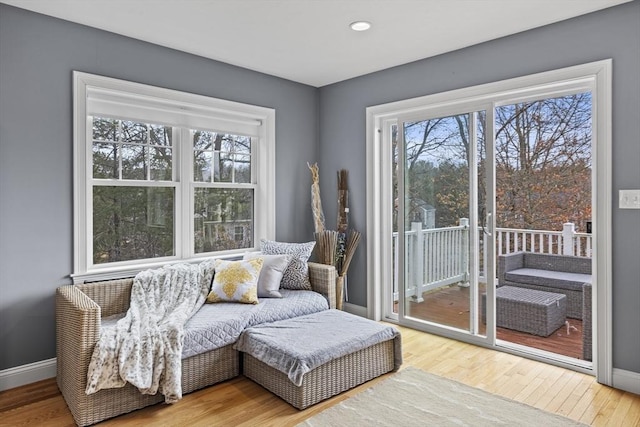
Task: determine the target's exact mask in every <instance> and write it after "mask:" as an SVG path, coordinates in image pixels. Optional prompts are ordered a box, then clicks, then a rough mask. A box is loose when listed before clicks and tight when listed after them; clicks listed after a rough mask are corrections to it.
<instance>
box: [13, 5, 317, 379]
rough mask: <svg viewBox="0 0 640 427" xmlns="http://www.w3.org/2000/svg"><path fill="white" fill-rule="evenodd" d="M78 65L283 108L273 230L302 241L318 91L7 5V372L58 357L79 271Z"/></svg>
mask: <svg viewBox="0 0 640 427" xmlns="http://www.w3.org/2000/svg"><path fill="white" fill-rule="evenodd" d="M72 70H79V71H84V72H89V73H95V74H100V75H105V76H109V77H115V78H120V79H125V80H130V81H134V82H140V83H145V84H150V85H155V86H161V87H166V88H171V89H177V90H181V91H186V92H193V93H198V94H202V95H208V96H213V97H217V98H222V99H228V100H232V101H238V102H244V103H248V104H254V105H260V106H265V107H271V108H275V110H276V138H277V142H276V152H277V153H276V155H277V170H276V198H277V212H276V220H277V224H276V233H277V235H276V237H277V238H278V239H280V240H285V241H293V242H297V241H303V240H304V241H306V240H309V239H310V237H311V232H310V230H312V228H313V223H312V220H311V208H310V202H309V186H310V185H311V179H310V177H309V171H308V169H307V166H306V162H307V161H310V162H313V161H316V160H317V138H318V132H317V123H318V104H317V101H318V95H317V89H316V88H313V87H310V86H305V85H301V84H297V83H293V82H290V81H287V80H282V79H278V78H275V77H272V76H268V75H264V74H260V73H255V72H252V71H248V70H245V69H241V68H237V67H233V66H230V65H227V64H223V63H219V62H215V61H211V60H208V59H204V58H201V57H198V56H194V55H189V54H186V53H182V52H178V51H175V50H171V49H167V48H163V47H159V46H156V45H152V44H148V43H144V42H141V41H137V40H132V39H129V38H126V37H121V36H118V35H115V34H112V33H108V32H104V31H100V30H96V29H92V28H88V27H84V26H81V25H76V24H72V23H69V22H66V21H62V20H58V19H54V18H50V17H47V16H44V15H39V14H35V13H31V12H27V11H25V10H21V9H17V8H13V7H10V6H7V5H4V4H0V370H1V369H5V368H10V367H14V366H19V365H23V364H27V363H31V362H36V361H40V360H44V359H48V358H51V357H55V321H54V291H55V288H56V287H57V286H59V285H62V284H66V283H70V279H69V278H68V275H69V274H70V273H71V272H72V268H73V246H72V237H73V215H72V209H73V199H72V191H73V184H72V174H73V171H72V166H73V155H72V149H73V130H72V123H73V118H72V109H73V100H72V88H71V83H72V74H71V72H72Z"/></svg>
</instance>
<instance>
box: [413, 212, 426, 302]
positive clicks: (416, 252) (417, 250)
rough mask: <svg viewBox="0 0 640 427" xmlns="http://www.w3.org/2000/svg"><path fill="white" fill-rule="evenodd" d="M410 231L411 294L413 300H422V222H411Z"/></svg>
mask: <svg viewBox="0 0 640 427" xmlns="http://www.w3.org/2000/svg"><path fill="white" fill-rule="evenodd" d="M411 231H413V232H414V233H412V234H413V238H414V239H415V240H414V242H413V243H414V244H413V274H412V281H413V283H412V284H413V286H415V294H414V295H413V298H414V301H415V302H423V301H424V299H423V298H422V283H423V282H424V280H423V276H424V234H423V233H422V223H421V222H412V223H411Z"/></svg>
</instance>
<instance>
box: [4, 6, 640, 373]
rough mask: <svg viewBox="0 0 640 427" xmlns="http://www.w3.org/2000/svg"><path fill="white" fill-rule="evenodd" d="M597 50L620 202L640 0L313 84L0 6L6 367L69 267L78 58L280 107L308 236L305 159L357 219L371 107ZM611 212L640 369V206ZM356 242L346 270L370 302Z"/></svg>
mask: <svg viewBox="0 0 640 427" xmlns="http://www.w3.org/2000/svg"><path fill="white" fill-rule="evenodd" d="M425 42H433V41H425ZM605 58H613V60H614V63H613V67H614V76H613V81H614V83H613V85H614V86H613V89H614V94H613V96H614V99H613V108H614V114H613V162H614V168H613V188H612V192H613V193H615V194H614V197H613V199H614V200H616V199H617V197H616V194H617V191H618V189H621V188H640V79H638V76H639V75H640V2H638V1H635V2H632V3H630V4H625V5H621V6H618V7H615V8H611V9H608V10H605V11H601V12H597V13H594V14H591V15H587V16H583V17H579V18H576V19H573V20H569V21H565V22H562V23H558V24H554V25H551V26H547V27H544V28H541V29H536V30H532V31H528V32H525V33H521V34H518V35H514V36H510V37H507V38H504V39H500V40H496V41H492V42H488V43H484V44H481V45H477V46H474V47H471V48H468V49H463V50H459V51H456V52H452V53H449V54H445V55H441V56H438V57H435V58H431V59H426V60H423V61H419V62H415V63H411V64H408V65H404V66H401V67H396V68H392V69H389V70H385V71H382V72H379V73H374V74H370V75H367V76H364V77H360V78H357V79H353V80H349V81H345V82H342V83H338V84H335V85H331V86H326V87H323V88H321V89H319V90H318V89H314V88H311V87H308V86H304V85H299V84H296V83H292V82H289V81H286V80H282V79H277V78H275V77H271V76H267V75H264V74H259V73H254V72H251V71H248V70H244V69H240V68H236V67H233V66H230V65H226V64H222V63H219V62H214V61H210V60H207V59H204V58H200V57H197V56H193V55H189V54H185V53H181V52H177V51H174V50H171V49H166V48H162V47H159V46H155V45H151V44H147V43H144V42H140V41H136V40H132V39H128V38H125V37H121V36H117V35H114V34H111V33H107V32H103V31H100V30H95V29H91V28H87V27H83V26H80V25H75V24H71V23H68V22H65V21H61V20H57V19H54V18H50V17H46V16H43V15H38V14H34V13H30V12H27V11H23V10H21V9H16V8H13V7H10V6H6V5H4V4H0V370H1V369H5V368H9V367H14V366H19V365H23V364H26V363H30V362H35V361H40V360H44V359H48V358H51V357H54V356H55V345H54V340H55V324H54V302H53V293H54V289H55V288H56V287H57V286H59V285H61V284H65V283H69V279H68V274H69V273H70V272H71V270H72V268H73V247H72V234H73V230H72V227H73V217H72V206H73V205H72V203H73V202H72V188H73V185H72V91H71V71H72V70H80V71H85V72H90V73H95V74H101V75H106V76H110V77H116V78H121V79H126V80H131V81H136V82H141V83H145V84H151V85H157V86H162V87H167V88H172V89H177V90H183V91H188V92H194V93H199V94H203V95H209V96H214V97H218V98H223V99H229V100H233V101H239V102H246V103H250V104H255V105H261V106H266V107H272V108H275V109H276V116H277V129H276V137H277V148H276V150H277V171H276V181H277V183H276V184H277V186H276V187H277V190H276V192H277V194H276V197H277V238H278V239H281V240H286V241H306V240H310V238H311V232H312V230H313V223H312V221H311V210H310V208H309V206H310V197H309V185H310V179H309V171H308V169H307V166H306V162H307V161H311V162H313V161H315V160H318V162H319V165H320V175H321V187H322V192H323V193H322V196H323V197H322V201H323V205H324V209H325V215H326V217H327V224H328V225H329V226H331V224H334V223H335V217H336V214H335V212H336V193H335V186H336V171H337V170H339V169H343V168H344V169H348V170H349V173H350V176H349V184H350V190H351V191H350V205H351V225H352V226H353V227H355V228H357V229H359V230H361V231H363V232H364V231H365V228H366V212H365V206H366V194H365V189H366V185H365V169H366V167H365V159H364V156H365V108H366V107H368V106H371V105H377V104H381V103H385V102H391V101H396V100H401V99H406V98H412V97H416V96H421V95H427V94H431V93H437V92H442V91H446V90H451V89H457V88H461V87H466V86H470V85H476V84H481V83H487V82H493V81H497V80H501V79H506V78H510V77H516V76H521V75H526V74H531V73H535V72H540V71H547V70H551V69H556V68H561V67H565V66H570V65H575V64H581V63H585V62H590V61H596V60H600V59H605ZM318 154H319V156H318ZM612 210H613V251H614V252H613V292H614V301H613V304H614V310H613V312H614V324H613V328H614V335H613V343H614V367H616V368H620V369H625V370H629V371H633V372H639V373H640V356H639V355H640V340H639V339H638V331H639V330H640V215H639V212H638V211H630V210H628V211H621V210H619V209H617V205H616V206H612ZM365 245H366V236H365V239H364V241H363V242H362V243H361V246H360V249H359V250H358V251H357V253H356V257H355V259H354V261H353V264H352V266H351V270H350V274H349V296H350V302H352V303H354V304H358V305H363V306H364V305H366V257H365V252H366V251H365Z"/></svg>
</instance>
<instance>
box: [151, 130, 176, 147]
mask: <svg viewBox="0 0 640 427" xmlns="http://www.w3.org/2000/svg"><path fill="white" fill-rule="evenodd" d="M149 127H150V130H151V144H153V145H167V146H169V145H171V127H170V126H160V125H149Z"/></svg>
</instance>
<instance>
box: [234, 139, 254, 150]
mask: <svg viewBox="0 0 640 427" xmlns="http://www.w3.org/2000/svg"><path fill="white" fill-rule="evenodd" d="M233 151H234V153H236V154H251V138H250V137H248V136H236V137H235V144H234V149H233Z"/></svg>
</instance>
